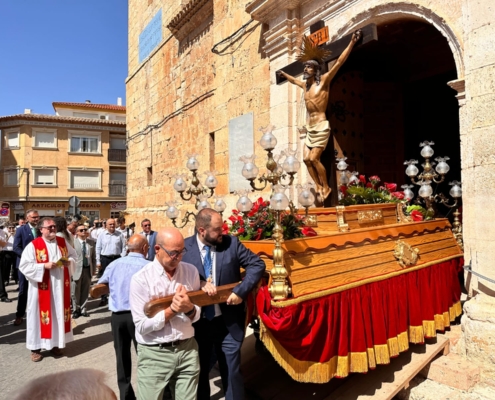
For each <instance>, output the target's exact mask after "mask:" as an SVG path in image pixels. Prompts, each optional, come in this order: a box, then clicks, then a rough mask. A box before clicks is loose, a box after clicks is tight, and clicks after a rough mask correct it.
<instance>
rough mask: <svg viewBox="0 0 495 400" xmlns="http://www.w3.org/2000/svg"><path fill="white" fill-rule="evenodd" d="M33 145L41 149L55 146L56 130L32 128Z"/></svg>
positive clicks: (54, 147)
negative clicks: (36, 129)
mask: <svg viewBox="0 0 495 400" xmlns="http://www.w3.org/2000/svg"><path fill="white" fill-rule="evenodd" d="M33 138H34V143H33V147H35V148H41V149H56V148H57V131H35V130H33Z"/></svg>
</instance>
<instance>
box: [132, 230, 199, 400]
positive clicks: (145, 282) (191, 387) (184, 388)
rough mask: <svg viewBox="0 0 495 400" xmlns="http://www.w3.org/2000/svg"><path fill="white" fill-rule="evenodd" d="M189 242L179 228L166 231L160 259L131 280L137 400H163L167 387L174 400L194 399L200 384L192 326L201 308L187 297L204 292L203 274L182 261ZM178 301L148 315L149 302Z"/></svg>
mask: <svg viewBox="0 0 495 400" xmlns="http://www.w3.org/2000/svg"><path fill="white" fill-rule="evenodd" d="M185 251H186V250H185V248H184V238H183V237H182V234H181V233H180V231H179V230H177V229H175V228H164V229H162V230H160V231H159V232H158V235H157V238H156V245H155V252H156V257H155V259H154V261H153V262H150V263H148V264H147V265H146V266H145V267H143V269H141V270H140V271H139V272H137V273H136V274H135V275H134V276H133V277H132V280H131V288H130V296H129V301H130V306H131V312H132V319H133V321H134V324H135V326H136V341H137V342H138V354H139V358H138V382H137V384H138V390H137V391H138V395H139V399H141V400H155V399H156V400H158V399H162V396H163V391H164V389H165V387H166V386H167V385H170V389H171V391H172V394H173V395H174V394H175V396H174V398H180V399H195V398H196V394H197V386H198V378H199V358H198V346H197V343H196V340H195V339H194V328H193V326H192V323H193V322H195V321H197V320H198V318H199V315H200V308H199V307H198V306H195V305H194V304H192V303H191V301H190V299H189V296H188V295H187V292H189V291H193V290H199V288H200V282H199V273H198V271H197V269H196V267H194V266H193V265H191V264H188V263H184V262H182V261H181V259H182V255H183V254H184V252H185ZM169 295H174V298H173V301H172V304H171V306H170V307H168V308H167V309H166V310H165V311H161V312H159V313H158V314H156V315H155V316H154V317H153V318H148V317H146V315H145V314H144V305H145V304H146V303H147V302H149V301H150V300H153V299H156V298H162V297H165V296H169Z"/></svg>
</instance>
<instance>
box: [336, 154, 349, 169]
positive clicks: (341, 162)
mask: <svg viewBox="0 0 495 400" xmlns="http://www.w3.org/2000/svg"><path fill="white" fill-rule="evenodd" d="M346 158H347V157H342V158H337V160H338V163H337V169H338V170H339V171H345V170H346V169H347V167H348V164H347V163H346V162H345V160H346Z"/></svg>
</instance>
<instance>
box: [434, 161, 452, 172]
mask: <svg viewBox="0 0 495 400" xmlns="http://www.w3.org/2000/svg"><path fill="white" fill-rule="evenodd" d="M436 160H437V161H438V164H437V166H436V168H435V170H436V171H437V172H438V173H439V174H440V175H445V174H446V173H447V172H449V170H450V167H449V164H447V163H446V162H445V159H444V158H437V159H436Z"/></svg>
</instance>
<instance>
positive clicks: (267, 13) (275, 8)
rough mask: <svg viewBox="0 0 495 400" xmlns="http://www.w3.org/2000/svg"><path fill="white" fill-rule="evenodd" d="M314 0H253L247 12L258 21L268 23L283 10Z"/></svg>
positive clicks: (292, 8)
mask: <svg viewBox="0 0 495 400" xmlns="http://www.w3.org/2000/svg"><path fill="white" fill-rule="evenodd" d="M311 1H312V0H253V1H251V2H250V3H249V4H248V5H247V6H246V12H247V13H249V14H251V17H252V18H253V19H255V20H257V21H260V22H263V23H265V24H266V23H268V22H269V21H270V20H271V19H273V18H274V17H276V16H278V15H279V14H280V12H281V11H283V10H294V9H296V8H297V7H300V6H302V5H304V4H306V3H309V2H311Z"/></svg>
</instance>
